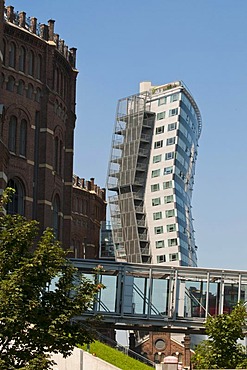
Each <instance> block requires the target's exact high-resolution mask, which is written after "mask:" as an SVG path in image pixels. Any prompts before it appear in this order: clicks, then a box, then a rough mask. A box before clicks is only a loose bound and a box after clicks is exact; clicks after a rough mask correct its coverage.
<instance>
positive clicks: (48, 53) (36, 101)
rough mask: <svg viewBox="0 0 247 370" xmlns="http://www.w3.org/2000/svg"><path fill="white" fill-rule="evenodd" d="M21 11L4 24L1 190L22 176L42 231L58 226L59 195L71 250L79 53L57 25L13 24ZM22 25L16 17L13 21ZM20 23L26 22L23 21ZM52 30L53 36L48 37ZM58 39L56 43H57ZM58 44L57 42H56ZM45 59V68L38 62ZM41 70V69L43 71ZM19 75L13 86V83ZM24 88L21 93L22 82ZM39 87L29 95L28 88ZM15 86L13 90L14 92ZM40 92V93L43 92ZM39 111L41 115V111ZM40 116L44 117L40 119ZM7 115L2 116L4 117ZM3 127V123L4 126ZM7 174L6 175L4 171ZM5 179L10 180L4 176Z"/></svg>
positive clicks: (31, 214)
mask: <svg viewBox="0 0 247 370" xmlns="http://www.w3.org/2000/svg"><path fill="white" fill-rule="evenodd" d="M0 12H1V13H0V16H1V19H2V20H3V0H0ZM14 18H15V13H14V12H13V9H12V8H11V7H8V19H6V18H5V20H4V21H1V22H0V40H1V45H0V46H1V50H2V52H3V51H4V44H3V43H2V40H3V41H4V43H5V45H6V47H5V51H6V52H5V58H4V63H3V64H2V63H0V73H1V76H2V77H1V84H0V104H3V105H4V107H5V116H4V119H2V122H1V123H2V135H1V131H0V149H1V151H0V190H1V189H4V188H5V186H6V180H7V181H9V180H10V179H17V180H18V181H19V182H20V183H21V184H22V186H23V188H24V194H25V201H24V203H25V216H26V217H27V218H35V219H37V220H38V221H39V222H40V226H41V230H43V229H44V228H45V227H47V226H49V227H52V226H53V206H52V204H53V202H54V198H55V197H58V198H59V226H60V229H59V239H60V241H61V242H62V244H63V246H64V247H65V248H68V247H70V240H71V201H72V175H73V173H72V171H73V135H74V127H75V91H76V76H77V71H76V70H75V68H74V64H75V51H74V50H72V51H71V52H70V51H68V49H67V47H66V46H65V47H64V45H63V43H61V42H60V43H58V42H57V41H56V40H57V36H56V35H55V34H54V33H53V24H52V23H50V25H49V27H48V26H43V30H44V33H43V35H44V36H43V38H42V37H41V35H40V36H38V35H35V34H34V33H33V32H28V31H27V29H26V28H25V29H24V28H23V27H21V26H20V23H19V25H18V24H13V23H12V20H13V19H14ZM13 22H14V23H16V22H15V21H13ZM19 22H20V21H19ZM48 34H49V35H48ZM54 40H55V42H54ZM56 42H57V44H56ZM11 43H12V45H14V46H15V49H16V53H15V65H14V66H13V67H12V66H11V65H10V60H9V52H8V51H9V47H10V45H11ZM21 48H24V50H25V54H26V58H25V69H24V71H21V70H20V67H19V58H20V55H21V50H23V49H21ZM31 53H32V55H33V57H34V63H33V71H32V72H31V71H30V66H31V62H30V60H31V59H30V55H31ZM39 61H41V68H39V66H38V63H39ZM39 71H40V72H41V73H39ZM11 78H14V80H15V82H14V85H13V87H12V88H11V89H10V88H9V81H10V79H11ZM20 81H23V83H24V89H23V92H22V93H20V86H21V85H20V84H21V82H20ZM30 84H31V85H32V87H33V91H32V94H31V95H30V96H28V86H30ZM10 90H11V91H10ZM39 95H40V96H39ZM37 112H38V113H37ZM13 115H14V116H15V117H16V118H17V134H16V143H17V147H16V151H15V153H13V152H10V151H9V150H8V140H9V122H10V118H11V116H13ZM37 115H39V119H38V120H37ZM0 119H1V117H0ZM22 119H25V120H26V121H27V123H28V126H27V152H26V155H25V156H21V155H20V147H19V145H18V144H19V142H20V122H21V120H22ZM0 127H1V126H0ZM56 137H58V138H59V141H60V144H61V150H59V156H60V157H61V164H60V165H59V167H60V168H61V170H60V168H59V169H58V168H56V165H55V157H56V156H55V148H56V147H55V138H56ZM3 173H4V174H3ZM4 179H5V180H4Z"/></svg>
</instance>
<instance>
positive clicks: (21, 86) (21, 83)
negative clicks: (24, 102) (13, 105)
mask: <svg viewBox="0 0 247 370" xmlns="http://www.w3.org/2000/svg"><path fill="white" fill-rule="evenodd" d="M24 87H25V82H24V81H23V80H19V82H18V86H17V94H19V95H23V92H24Z"/></svg>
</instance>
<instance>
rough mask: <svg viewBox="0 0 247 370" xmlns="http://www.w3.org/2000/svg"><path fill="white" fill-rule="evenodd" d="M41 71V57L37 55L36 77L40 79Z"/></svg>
mask: <svg viewBox="0 0 247 370" xmlns="http://www.w3.org/2000/svg"><path fill="white" fill-rule="evenodd" d="M41 71H42V57H41V55H38V58H37V79H38V80H41Z"/></svg>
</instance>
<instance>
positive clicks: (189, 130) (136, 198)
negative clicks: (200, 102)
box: [108, 81, 202, 266]
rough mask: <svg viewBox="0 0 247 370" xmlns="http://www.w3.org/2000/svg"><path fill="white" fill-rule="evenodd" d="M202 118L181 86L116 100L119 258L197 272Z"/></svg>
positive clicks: (114, 198) (114, 186)
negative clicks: (195, 214) (196, 191)
mask: <svg viewBox="0 0 247 370" xmlns="http://www.w3.org/2000/svg"><path fill="white" fill-rule="evenodd" d="M201 127H202V123H201V114H200V111H199V109H198V106H197V104H196V102H195V100H194V99H193V97H192V95H191V93H190V92H189V90H188V89H187V88H186V86H185V85H184V83H183V82H181V81H176V82H172V83H169V84H165V85H161V86H152V84H151V82H143V83H141V84H140V93H139V94H136V95H133V96H130V97H127V98H124V99H121V100H119V102H118V108H117V115H116V122H115V127H114V133H113V140H112V151H111V158H110V163H109V170H108V190H109V205H110V212H111V222H112V229H113V241H114V247H115V255H116V259H117V260H122V261H127V262H133V263H159V264H166V265H182V266H196V265H197V255H196V249H197V247H196V245H195V239H194V229H193V218H192V213H191V208H192V207H191V198H192V190H193V184H194V175H195V163H196V158H197V149H198V139H199V137H200V133H201Z"/></svg>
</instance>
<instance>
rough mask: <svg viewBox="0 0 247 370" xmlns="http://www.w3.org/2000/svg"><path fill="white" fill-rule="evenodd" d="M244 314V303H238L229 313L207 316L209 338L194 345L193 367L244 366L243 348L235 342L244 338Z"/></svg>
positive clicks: (245, 365) (246, 357)
mask: <svg viewBox="0 0 247 370" xmlns="http://www.w3.org/2000/svg"><path fill="white" fill-rule="evenodd" d="M246 316H247V315H246V309H245V307H244V305H243V304H242V303H239V304H238V305H237V306H236V307H235V308H234V309H233V310H232V312H231V313H230V314H222V315H218V316H211V317H208V318H207V321H206V333H207V335H208V338H209V339H208V340H204V341H203V342H202V343H200V344H199V345H198V346H197V347H196V350H195V354H194V355H193V357H192V363H193V365H194V368H197V369H199V368H200V369H220V368H221V369H235V368H246V367H247V356H246V353H245V348H244V347H243V346H242V345H240V344H238V343H237V342H238V339H243V338H244V334H243V327H244V326H245V320H246Z"/></svg>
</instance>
